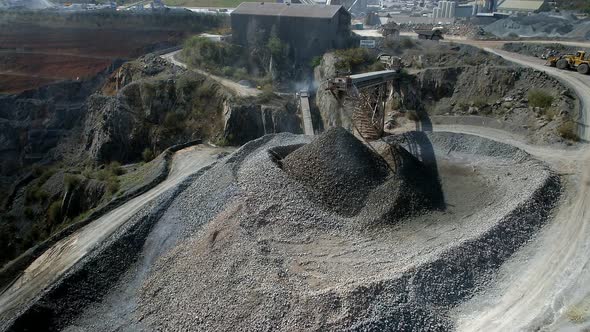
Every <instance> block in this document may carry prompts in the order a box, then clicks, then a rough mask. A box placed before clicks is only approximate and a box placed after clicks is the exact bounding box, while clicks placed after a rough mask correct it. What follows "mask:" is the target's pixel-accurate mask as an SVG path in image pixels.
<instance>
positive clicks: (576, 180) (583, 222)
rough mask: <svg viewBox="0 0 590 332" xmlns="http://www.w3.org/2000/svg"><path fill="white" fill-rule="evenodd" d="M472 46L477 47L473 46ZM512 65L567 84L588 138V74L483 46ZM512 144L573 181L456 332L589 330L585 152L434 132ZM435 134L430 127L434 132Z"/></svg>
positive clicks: (468, 308)
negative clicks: (568, 174)
mask: <svg viewBox="0 0 590 332" xmlns="http://www.w3.org/2000/svg"><path fill="white" fill-rule="evenodd" d="M472 44H473V45H474V46H478V47H482V45H481V43H480V42H473V43H472ZM485 50H486V51H488V52H491V53H494V54H497V55H499V56H501V57H503V58H505V59H507V60H509V61H512V62H514V63H516V64H519V65H522V66H527V67H531V68H534V69H536V70H540V71H544V72H546V73H548V74H549V75H552V76H554V77H556V78H558V79H560V80H561V81H562V82H564V83H565V84H567V85H569V86H570V87H571V88H572V89H573V90H574V91H575V92H576V94H577V95H578V96H579V98H580V100H581V106H582V112H581V118H580V119H579V124H580V136H581V137H582V138H583V139H584V140H586V141H588V140H590V131H589V130H588V127H589V119H588V114H587V113H588V110H590V76H583V75H580V74H578V73H577V72H570V71H561V70H558V69H556V68H551V67H547V66H544V65H543V64H544V62H543V60H540V59H537V58H533V57H528V56H523V55H519V54H514V53H509V52H506V51H501V50H497V49H492V48H489V47H485ZM440 129H443V130H450V131H457V132H473V131H476V132H479V133H476V134H477V135H481V136H485V137H488V138H492V139H494V140H497V141H503V142H508V143H509V144H512V145H515V146H519V147H521V148H523V149H524V150H526V151H528V152H530V153H532V154H533V155H535V156H537V157H539V158H540V159H543V160H546V161H548V162H550V163H551V164H552V165H553V166H554V167H557V168H562V170H566V171H567V172H572V173H573V175H572V176H571V177H570V178H569V180H570V182H571V187H572V188H571V193H570V195H569V196H568V199H567V200H566V202H565V203H564V204H563V205H562V206H561V207H560V209H559V211H558V213H557V214H556V216H555V219H554V221H553V222H552V223H551V224H550V225H549V226H548V227H546V228H545V230H544V231H543V233H542V234H541V236H539V238H538V239H537V240H536V241H533V242H532V243H531V244H530V245H528V246H527V247H526V248H525V249H523V250H522V251H521V252H520V253H519V254H518V255H516V257H514V258H513V259H512V260H511V261H510V262H509V263H508V264H506V265H505V267H504V268H503V269H502V272H501V273H500V277H499V280H498V282H497V283H496V284H495V286H494V287H493V288H492V289H491V290H489V291H488V292H485V293H483V294H481V295H479V296H476V297H475V298H473V299H472V300H471V301H468V302H467V303H466V304H465V305H463V306H462V307H461V308H460V309H459V310H458V313H457V328H458V330H459V331H484V330H485V331H520V330H538V329H547V330H555V329H560V330H567V329H571V330H581V329H583V328H588V327H589V326H590V320H589V319H590V306H589V305H588V304H589V303H590V271H589V269H590V267H589V265H590V257H589V256H588V249H589V247H590V227H589V226H588V214H589V209H590V167H588V163H589V162H590V148H589V147H588V146H587V145H586V144H584V145H582V146H581V148H580V149H579V150H578V151H560V150H556V149H554V148H544V147H539V146H531V145H528V144H526V143H524V142H522V141H520V142H519V140H518V138H517V137H510V135H507V134H506V133H504V132H500V131H497V130H493V129H488V128H478V129H475V128H465V127H464V126H463V127H462V126H451V127H447V128H440ZM435 130H436V129H435Z"/></svg>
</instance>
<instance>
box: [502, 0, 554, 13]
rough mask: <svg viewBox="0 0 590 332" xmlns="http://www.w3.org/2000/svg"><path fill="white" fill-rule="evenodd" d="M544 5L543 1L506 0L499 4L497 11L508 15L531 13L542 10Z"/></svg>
mask: <svg viewBox="0 0 590 332" xmlns="http://www.w3.org/2000/svg"><path fill="white" fill-rule="evenodd" d="M546 5H547V1H545V0H506V1H504V2H502V3H500V5H499V6H498V11H499V12H501V13H508V14H517V13H532V12H536V11H539V10H541V9H543V7H544V6H546Z"/></svg>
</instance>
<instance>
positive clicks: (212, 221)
mask: <svg viewBox="0 0 590 332" xmlns="http://www.w3.org/2000/svg"><path fill="white" fill-rule="evenodd" d="M326 136H327V137H328V138H330V137H331V138H330V140H331V142H333V143H336V142H347V144H345V145H344V149H345V152H343V153H344V154H346V153H348V152H346V151H347V149H350V148H351V146H352V147H356V148H357V149H359V150H361V152H360V153H364V154H365V157H364V159H362V161H364V162H359V163H360V164H361V165H360V166H359V167H367V165H366V164H365V163H367V160H369V161H371V162H374V164H373V165H372V167H371V168H369V170H373V171H375V170H379V172H377V176H374V175H371V176H366V175H365V174H362V175H359V174H357V173H352V174H355V175H358V176H359V177H360V178H362V179H364V181H368V180H367V179H372V181H376V184H371V185H372V186H371V187H368V188H369V189H370V190H369V192H368V193H360V194H363V195H365V196H366V197H365V201H364V206H363V207H362V208H361V209H360V210H359V211H358V213H356V214H355V215H353V216H343V215H341V214H340V213H337V212H335V211H333V210H330V209H327V208H326V207H325V206H324V203H323V202H318V201H317V200H315V199H313V197H312V196H310V194H309V192H310V191H311V189H309V184H307V185H306V183H304V182H303V180H302V179H303V178H304V177H303V176H300V177H294V176H293V175H292V174H289V173H287V171H286V170H285V169H284V168H285V167H286V166H285V165H284V162H285V161H288V163H289V162H290V163H292V165H290V166H294V165H295V164H296V163H295V161H293V160H290V159H294V158H295V156H297V155H299V156H304V155H306V154H305V152H306V151H307V153H308V154H307V155H306V156H307V157H308V158H311V156H313V153H311V152H310V151H312V150H313V148H314V142H312V141H311V139H310V138H309V137H308V136H304V135H293V134H286V133H284V134H277V135H267V136H264V137H262V138H260V139H257V140H255V141H252V142H250V143H247V144H245V145H244V146H243V147H242V148H240V149H239V150H238V151H236V152H234V153H232V154H231V155H229V156H227V157H224V158H222V159H220V160H219V161H218V162H217V163H216V164H215V165H212V166H211V167H210V168H208V169H206V170H205V169H204V170H203V171H202V172H198V174H195V175H194V176H191V179H187V180H186V181H185V182H183V184H182V186H180V187H178V188H176V189H174V190H172V191H171V192H168V193H166V194H164V195H163V196H162V197H160V198H158V199H157V200H156V202H155V203H154V204H153V206H152V207H150V208H148V209H146V210H145V211H142V212H141V213H140V214H138V216H137V218H135V217H134V218H133V220H130V221H129V222H128V224H127V225H126V226H125V229H126V230H125V229H124V230H121V232H120V233H119V232H118V234H119V235H115V238H114V240H113V241H114V242H112V243H113V244H112V245H109V244H105V247H104V248H103V249H104V250H103V249H101V248H99V249H97V250H95V251H94V252H93V256H92V257H89V259H90V261H89V262H87V263H85V264H79V265H77V266H76V267H75V268H74V269H73V271H72V273H73V274H71V276H70V277H67V278H65V279H64V281H63V282H61V283H60V284H59V285H58V286H57V287H56V288H54V289H53V290H52V291H51V292H50V293H49V295H47V296H44V297H43V299H42V301H40V302H39V303H38V304H36V305H35V306H34V307H32V308H31V309H30V310H29V315H27V316H23V317H24V318H23V320H22V321H21V322H23V323H24V322H26V324H25V325H23V326H30V325H31V322H35V323H33V324H32V325H35V324H37V325H35V326H50V329H51V330H66V331H86V332H88V331H104V330H133V331H167V330H170V331H235V330H236V329H238V330H240V331H449V330H453V327H454V326H453V322H452V319H451V318H450V317H449V310H450V309H451V308H453V307H455V306H456V305H457V304H458V303H460V302H461V301H462V300H464V299H466V298H469V297H470V296H471V295H472V294H473V292H474V291H476V290H477V289H478V288H479V287H480V285H482V282H485V280H487V277H488V276H489V274H490V273H492V272H493V271H494V269H496V268H497V267H498V266H499V264H500V263H501V262H503V261H504V260H505V259H507V258H508V257H509V256H510V253H512V252H514V250H516V248H518V246H519V245H520V244H522V243H524V242H525V241H526V240H527V239H529V238H530V235H531V232H533V231H534V229H535V228H536V227H537V225H539V224H540V223H542V222H544V220H546V218H547V216H548V215H549V212H550V206H551V204H550V202H549V201H554V200H555V199H554V198H553V196H552V195H548V190H553V189H555V188H553V187H554V185H553V184H552V183H553V180H552V179H553V176H552V173H551V172H550V170H548V169H547V168H546V167H544V166H542V165H541V164H540V163H539V162H537V161H535V160H532V159H530V157H529V156H528V155H527V154H526V153H524V152H522V151H520V150H518V149H515V148H510V147H508V146H505V145H503V144H501V143H497V142H493V141H487V140H485V139H483V138H477V137H465V136H464V135H459V134H451V133H430V134H425V133H406V134H403V135H402V136H395V137H388V138H386V139H384V141H383V142H380V143H379V144H376V145H374V148H375V150H376V151H377V152H378V153H376V152H374V151H373V150H372V149H370V150H368V151H369V152H370V153H367V150H363V148H365V147H364V146H359V145H358V144H359V142H357V141H354V140H353V138H351V137H350V136H347V135H345V133H342V132H339V131H338V130H332V131H330V132H328V133H327V134H326ZM318 140H324V141H325V140H327V138H326V137H325V136H324V137H319V138H318ZM333 146H339V145H338V144H334V145H333ZM402 147H403V148H402ZM317 149H320V147H317ZM404 149H405V150H404ZM320 150H321V149H320ZM323 152H324V153H327V152H326V151H323ZM435 152H436V155H435ZM410 153H411V154H410ZM379 155H380V156H379ZM447 158H453V159H447ZM288 159H289V160H288ZM467 160H469V162H468V164H464V163H465V162H466V161H467ZM451 161H452V162H451ZM345 162H349V161H348V160H345ZM383 163H388V164H389V167H388V171H385V173H386V176H384V175H383V173H381V167H383ZM375 165H376V166H375ZM484 165H491V166H484ZM373 166H374V167H373ZM337 167H339V165H337V164H336V163H335V162H331V161H324V162H323V166H322V169H323V170H324V171H325V172H326V173H325V174H323V175H322V178H323V179H325V181H326V183H328V179H329V176H328V175H331V176H336V177H337V178H340V177H342V176H341V175H334V169H333V168H337ZM506 167H508V170H509V171H510V172H507V168H506ZM434 170H439V171H440V172H441V174H442V175H441V177H440V178H441V180H440V181H441V184H437V182H438V179H437V173H436V172H435V171H434ZM304 175H307V176H309V174H307V173H304ZM332 186H333V188H338V185H337V184H336V183H332ZM441 186H442V187H444V188H445V190H444V193H445V200H446V201H447V202H448V206H447V207H446V209H445V210H444V211H436V210H430V211H424V210H421V211H419V210H420V209H426V210H429V204H428V201H421V198H422V199H427V198H429V199H431V200H430V202H431V203H432V202H436V201H439V200H440V199H441V196H442V194H441V192H442V190H440V187H441ZM437 188H438V189H437ZM552 188H553V189H552ZM316 195H317V193H316ZM466 197H467V198H468V199H465V198H466ZM400 211H401V212H400ZM400 215H401V216H405V217H400ZM408 216H411V217H409V218H408ZM384 221H387V222H385V223H384ZM380 222H381V223H380ZM154 223H155V224H154ZM130 239H132V241H130ZM144 240H145V243H144V242H143V241H144ZM142 243H143V244H142ZM121 257H124V258H125V262H129V263H127V264H120V263H119V262H120V261H121ZM134 257H135V258H136V259H135V260H134ZM124 266H125V267H126V270H119V269H120V268H124ZM97 267H98V268H97ZM121 273H123V274H121ZM101 276H103V277H101ZM113 283H115V284H114V285H113ZM106 289H108V291H106V293H108V295H107V296H106V297H104V298H103V295H104V291H103V290H106ZM101 299H102V300H101ZM97 300H98V301H97ZM81 311H83V313H82V315H81V316H79V314H80V312H81ZM45 323H46V324H45ZM105 326H106V327H107V328H105ZM31 330H33V329H31Z"/></svg>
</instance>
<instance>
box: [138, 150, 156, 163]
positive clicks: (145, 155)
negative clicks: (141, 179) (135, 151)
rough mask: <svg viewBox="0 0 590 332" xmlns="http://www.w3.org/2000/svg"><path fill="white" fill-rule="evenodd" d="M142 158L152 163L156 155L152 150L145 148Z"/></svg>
mask: <svg viewBox="0 0 590 332" xmlns="http://www.w3.org/2000/svg"><path fill="white" fill-rule="evenodd" d="M141 158H142V159H143V161H145V162H146V163H147V162H150V161H152V160H153V159H154V158H155V153H154V151H152V149H150V148H145V149H144V150H143V152H142V153H141Z"/></svg>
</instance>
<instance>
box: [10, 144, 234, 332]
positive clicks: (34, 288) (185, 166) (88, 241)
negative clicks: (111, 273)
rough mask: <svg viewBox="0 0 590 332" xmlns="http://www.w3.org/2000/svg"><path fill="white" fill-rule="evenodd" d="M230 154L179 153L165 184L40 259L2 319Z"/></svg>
mask: <svg viewBox="0 0 590 332" xmlns="http://www.w3.org/2000/svg"><path fill="white" fill-rule="evenodd" d="M226 151H231V149H230V148H218V147H212V146H207V145H198V146H194V147H189V148H186V149H184V150H181V151H178V152H177V153H176V154H175V155H174V158H173V161H172V168H171V170H170V173H169V175H168V178H167V179H166V180H165V181H163V182H162V183H160V184H159V185H157V186H156V187H155V188H153V189H151V190H150V191H148V192H147V193H145V194H143V195H141V196H138V197H136V198H134V199H132V200H130V201H128V202H127V203H125V204H123V205H122V206H120V207H118V208H116V209H114V210H112V211H111V212H109V213H107V214H105V215H104V216H103V217H101V218H99V219H97V220H95V221H94V222H92V223H90V224H88V225H87V226H85V227H83V228H81V229H80V230H78V231H77V232H75V233H74V234H72V235H71V236H68V237H66V238H65V239H63V240H61V241H59V242H57V243H56V244H55V245H54V246H53V247H51V248H50V249H49V250H47V251H46V252H45V253H44V254H43V255H41V256H40V257H39V258H37V259H36V260H35V261H34V262H33V263H32V264H31V265H30V266H29V267H28V268H27V269H26V270H25V271H24V273H23V274H22V275H21V277H20V278H19V279H17V280H16V281H15V282H14V283H13V284H12V285H11V286H10V287H9V288H8V289H6V290H5V291H4V292H3V293H2V294H1V295H0V318H1V319H0V320H1V321H2V322H3V323H6V322H7V321H8V319H9V318H11V317H13V316H14V315H15V313H16V312H18V311H20V310H22V309H23V307H24V306H26V305H27V304H30V303H31V302H33V300H34V299H35V298H36V297H38V296H39V295H40V294H41V292H42V291H43V290H45V289H46V288H47V287H49V286H50V285H52V284H53V283H55V282H56V281H57V280H58V279H59V278H60V277H61V276H62V275H63V274H64V273H65V272H66V271H67V270H68V269H70V268H71V267H72V266H73V265H74V264H76V262H78V261H79V260H80V259H81V258H83V257H84V256H85V255H86V254H87V253H89V252H90V251H92V250H93V249H94V248H95V247H96V246H97V245H99V244H100V243H101V242H103V241H104V240H105V239H106V238H108V237H109V236H110V235H111V234H112V233H113V232H115V231H116V230H117V229H118V228H119V227H120V226H121V225H123V224H124V223H125V222H126V221H127V220H128V219H129V218H131V217H132V216H133V215H134V214H135V213H137V212H138V211H139V210H140V209H142V208H143V207H144V206H145V205H146V204H148V203H149V202H151V201H152V200H154V199H155V198H157V197H158V196H159V195H160V194H162V193H163V192H165V191H167V190H168V189H170V188H172V187H174V186H176V185H178V184H179V183H180V182H181V181H182V180H183V179H185V178H186V177H188V176H189V175H190V174H193V173H195V172H197V171H198V170H199V169H201V168H202V167H204V166H207V165H209V164H210V163H212V162H213V161H215V160H216V159H217V155H218V154H219V153H222V152H226ZM2 325H3V324H0V330H2V329H3V326H2Z"/></svg>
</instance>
